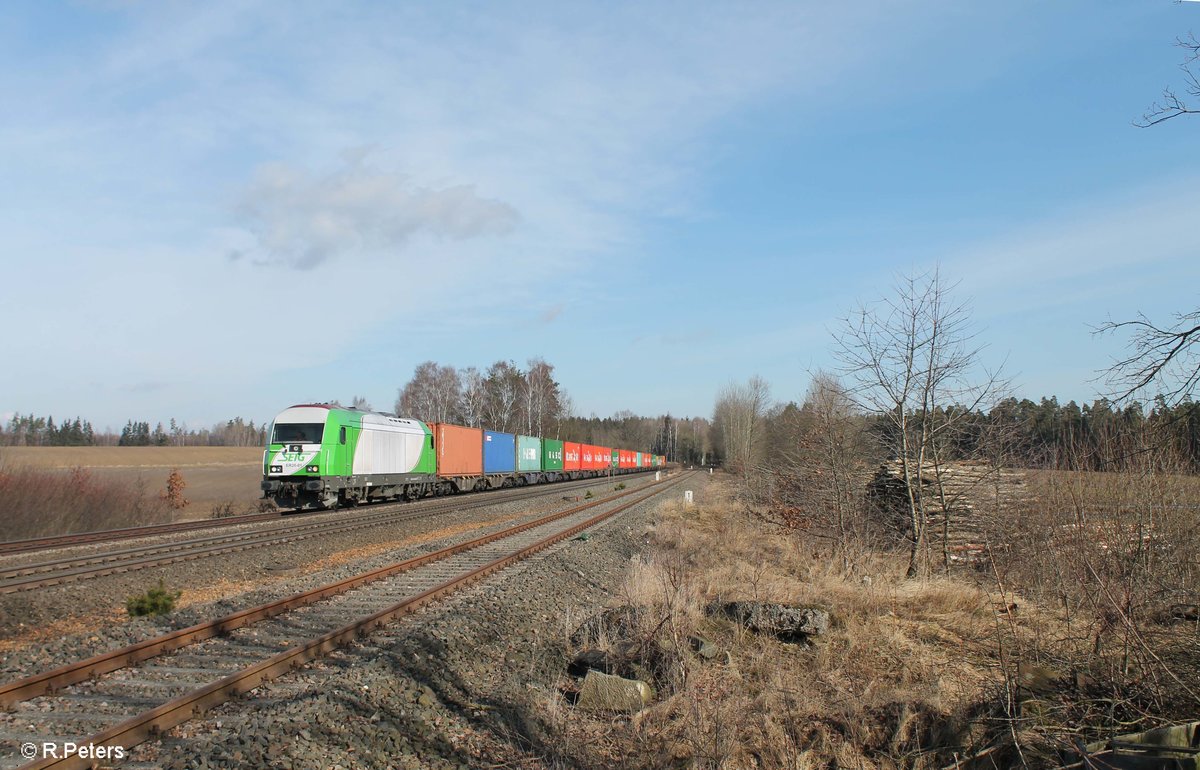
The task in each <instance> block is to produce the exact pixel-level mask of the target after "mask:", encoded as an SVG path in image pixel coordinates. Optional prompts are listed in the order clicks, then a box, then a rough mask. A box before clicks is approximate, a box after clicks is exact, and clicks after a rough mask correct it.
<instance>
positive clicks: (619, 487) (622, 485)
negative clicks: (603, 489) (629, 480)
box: [613, 481, 625, 492]
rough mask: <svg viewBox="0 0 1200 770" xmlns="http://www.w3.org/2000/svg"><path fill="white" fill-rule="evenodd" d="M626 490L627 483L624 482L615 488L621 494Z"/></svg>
mask: <svg viewBox="0 0 1200 770" xmlns="http://www.w3.org/2000/svg"><path fill="white" fill-rule="evenodd" d="M624 488H625V482H624V481H622V482H621V483H620V484H617V485H616V486H615V487H613V489H615V490H617V491H618V492H620V491H621V490H622V489H624Z"/></svg>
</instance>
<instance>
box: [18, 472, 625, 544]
mask: <svg viewBox="0 0 1200 770" xmlns="http://www.w3.org/2000/svg"><path fill="white" fill-rule="evenodd" d="M640 475H641V474H633V477H637V476H640ZM591 480H592V481H595V479H591ZM583 481H586V479H585V480H583ZM578 483H581V482H571V481H568V482H555V484H554V485H552V486H557V487H558V488H560V489H561V488H562V487H563V486H565V485H570V484H578ZM471 494H475V493H471ZM479 494H484V493H479ZM487 494H495V493H494V492H489V493H487ZM460 499H461V498H460ZM423 502H428V501H416V502H415V503H409V504H410V505H420V504H422V503H423ZM327 513H328V512H327V511H307V512H296V513H293V512H283V511H276V512H270V513H248V514H244V515H242V516H230V517H227V518H223V519H202V520H199V521H179V522H173V523H171V524H147V525H144V526H140V527H122V528H119V529H103V530H94V531H91V532H77V533H74V534H67V535H51V536H48V537H35V538H29V539H26V540H8V541H4V542H0V557H4V556H11V555H17V554H25V553H31V552H35V551H50V550H56V549H59V548H71V547H74V546H84V545H95V544H99V543H108V542H115V541H120V540H137V539H140V538H146V537H154V536H156V535H173V534H177V533H180V532H194V531H197V530H205V529H220V528H226V527H236V526H239V525H243V524H257V523H258V522H262V521H272V520H282V519H285V518H286V519H294V518H298V517H306V516H320V515H324V514H327Z"/></svg>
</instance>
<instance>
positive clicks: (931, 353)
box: [710, 270, 1200, 575]
mask: <svg viewBox="0 0 1200 770" xmlns="http://www.w3.org/2000/svg"><path fill="white" fill-rule="evenodd" d="M953 289H954V285H953V284H948V283H947V282H945V281H944V280H943V279H942V278H941V276H940V275H939V274H938V271H937V270H934V271H932V272H930V273H926V274H919V275H913V276H905V277H901V278H900V279H899V280H898V282H897V284H896V285H895V287H894V289H893V292H892V293H891V294H889V295H888V296H886V297H884V298H883V299H881V300H879V301H877V302H874V303H871V304H869V305H860V306H859V307H858V308H856V309H854V310H852V311H851V312H850V313H848V314H847V315H846V316H845V317H844V318H843V319H842V320H841V323H840V324H839V326H838V328H837V331H836V333H835V335H834V340H833V343H834V344H833V347H834V355H835V357H836V358H837V360H838V361H839V363H840V364H841V369H840V371H839V372H838V374H837V375H835V374H831V373H827V372H819V373H817V375H815V376H814V378H813V381H812V385H811V387H810V389H809V391H808V393H807V395H806V397H805V399H804V400H803V402H802V403H800V404H797V403H796V402H794V401H789V402H787V403H782V404H779V403H774V402H773V401H772V399H771V397H770V387H769V385H768V383H767V382H766V381H765V380H763V379H762V378H760V377H752V378H750V379H749V380H748V381H746V382H744V383H739V382H731V383H730V384H729V385H727V386H726V387H725V388H723V389H722V390H721V391H720V392H719V393H718V394H717V398H716V402H715V404H714V411H713V422H712V426H711V430H710V441H711V443H712V445H713V447H714V449H715V451H716V452H717V458H716V459H717V461H718V462H721V463H723V464H724V465H725V466H726V467H727V468H728V469H729V470H730V471H732V472H733V473H735V474H737V475H739V476H740V477H741V479H742V482H743V488H744V489H745V490H746V491H747V493H748V496H749V499H750V500H752V501H758V502H762V501H767V504H768V506H773V507H774V510H776V511H777V512H779V513H780V515H781V516H782V517H783V518H787V517H789V516H796V517H799V518H800V519H801V520H804V521H806V522H809V523H812V522H816V521H821V522H824V523H825V524H828V525H831V526H834V527H835V528H836V529H837V532H838V535H837V539H838V541H839V543H840V546H839V547H841V548H843V549H844V548H846V547H848V540H847V539H846V538H847V537H849V536H850V534H852V533H851V532H850V529H852V527H850V524H855V525H856V526H857V525H862V524H865V519H864V518H863V517H864V515H865V513H867V512H868V509H867V508H865V507H864V506H863V505H862V504H863V503H864V500H863V499H862V493H863V490H864V488H865V486H866V484H865V482H866V480H867V478H869V477H870V475H871V473H872V471H873V469H878V468H879V467H880V465H881V463H885V462H888V463H891V464H892V466H893V467H894V468H896V469H897V470H895V471H890V472H893V473H895V475H896V477H897V481H898V487H897V488H898V489H900V490H901V491H902V493H903V495H904V496H906V497H907V500H906V501H905V506H904V507H905V509H906V513H905V515H906V517H907V519H908V521H907V527H906V535H905V536H906V538H907V539H908V546H909V556H910V561H909V574H910V575H916V574H921V573H927V572H928V571H929V569H930V567H931V564H930V563H929V558H928V557H929V550H928V548H927V547H926V537H927V534H928V533H927V525H928V521H929V516H930V513H929V511H930V510H933V509H936V510H939V511H941V510H942V509H944V508H945V504H944V498H945V494H946V493H945V479H946V478H948V475H949V474H952V473H954V472H956V471H954V470H951V469H949V464H950V463H961V462H964V461H965V462H968V463H970V464H971V465H972V466H973V467H975V468H990V469H993V475H994V476H997V477H998V474H999V471H1000V469H1002V468H1014V467H1016V468H1021V467H1024V468H1045V469H1057V470H1075V471H1112V472H1118V473H1125V474H1141V475H1143V476H1144V475H1146V474H1147V473H1149V474H1156V475H1158V476H1163V477H1165V476H1166V475H1169V474H1179V473H1189V472H1191V473H1194V472H1196V471H1198V470H1200V404H1197V403H1196V402H1195V401H1194V400H1193V398H1192V392H1193V390H1194V383H1197V382H1200V361H1198V360H1197V358H1196V356H1195V354H1194V352H1192V349H1191V348H1189V347H1188V345H1190V343H1191V340H1192V337H1193V335H1194V334H1200V328H1194V327H1186V328H1185V326H1186V323H1183V325H1179V324H1177V326H1178V327H1179V328H1175V327H1172V329H1171V330H1169V336H1168V337H1166V338H1164V339H1166V342H1167V345H1166V347H1164V344H1163V343H1162V341H1161V340H1159V339H1158V338H1155V341H1153V342H1146V341H1144V340H1143V341H1142V342H1137V341H1136V340H1135V343H1136V345H1135V347H1136V351H1137V352H1136V353H1135V355H1133V356H1131V357H1130V358H1129V359H1128V360H1127V361H1125V362H1120V363H1118V364H1117V366H1116V369H1115V371H1114V374H1115V377H1116V380H1117V381H1121V378H1122V377H1124V378H1125V380H1127V381H1131V383H1132V386H1133V387H1132V388H1129V387H1126V388H1124V389H1122V390H1121V392H1120V394H1119V396H1122V397H1123V398H1121V399H1120V400H1109V399H1106V398H1100V399H1097V400H1095V401H1094V402H1092V403H1091V404H1085V405H1082V406H1081V405H1079V404H1077V403H1075V402H1074V401H1070V402H1068V403H1066V404H1060V403H1059V402H1058V400H1057V399H1056V398H1053V397H1048V398H1043V399H1041V400H1040V402H1034V401H1032V400H1029V399H1017V398H1014V397H1012V396H1011V395H1010V385H1009V383H1008V382H1007V380H1006V379H1005V378H1004V377H1003V376H1002V374H1001V373H999V372H996V371H989V370H988V369H987V368H986V367H984V366H983V365H982V363H981V361H980V357H979V349H978V348H977V347H974V342H973V341H974V340H975V337H976V332H975V330H974V328H973V326H972V325H971V323H970V319H969V313H968V305H967V304H965V303H962V302H960V301H956V300H955V299H954V297H953ZM1181 323H1182V322H1181ZM1139 328H1142V327H1139ZM1155 328H1157V327H1155ZM1154 333H1155V334H1157V333H1158V332H1157V331H1155V332H1154ZM1164 333H1166V332H1164ZM1164 351H1165V352H1164ZM1167 366H1175V367H1176V368H1178V369H1179V370H1180V371H1179V375H1178V377H1177V378H1175V380H1164V381H1161V384H1162V385H1164V386H1166V387H1167V388H1168V390H1167V391H1166V392H1165V394H1164V395H1159V396H1156V397H1155V398H1154V399H1152V400H1151V401H1150V402H1149V403H1146V402H1138V401H1131V400H1130V396H1131V395H1132V394H1133V393H1134V392H1135V391H1136V390H1137V389H1138V388H1143V387H1144V386H1146V385H1148V384H1151V383H1154V382H1160V381H1159V380H1158V379H1157V377H1158V375H1159V373H1160V372H1162V371H1163V370H1164V368H1165V367H1167ZM1147 372H1150V373H1151V374H1150V376H1149V379H1148V378H1147V376H1148V375H1147ZM1172 382H1179V383H1182V384H1181V385H1178V386H1176V387H1174V388H1171V384H1172ZM982 480H983V477H981V483H982ZM937 497H941V498H943V502H942V503H937V502H935V501H934V498H937ZM847 511H850V512H854V516H851V518H850V519H845V520H844V519H843V513H845V512H847ZM938 515H942V514H941V513H939V514H938ZM831 518H832V520H833V521H834V522H836V523H831ZM842 525H846V527H847V528H843V526H842ZM944 539H945V538H944V537H943V540H944ZM947 559H948V557H947ZM944 561H945V559H944ZM947 563H948V562H947Z"/></svg>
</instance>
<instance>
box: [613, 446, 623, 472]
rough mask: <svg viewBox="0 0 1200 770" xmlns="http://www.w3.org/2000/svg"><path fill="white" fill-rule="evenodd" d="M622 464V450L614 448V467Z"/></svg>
mask: <svg viewBox="0 0 1200 770" xmlns="http://www.w3.org/2000/svg"><path fill="white" fill-rule="evenodd" d="M620 465H621V450H620V449H614V450H613V451H612V467H614V468H617V467H619V466H620Z"/></svg>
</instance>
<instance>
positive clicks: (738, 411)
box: [713, 375, 771, 481]
mask: <svg viewBox="0 0 1200 770" xmlns="http://www.w3.org/2000/svg"><path fill="white" fill-rule="evenodd" d="M770 399H771V390H770V386H769V385H767V381H766V380H764V379H763V378H762V377H759V376H758V375H755V376H753V377H751V378H750V379H749V380H748V381H747V382H746V383H745V384H744V385H743V384H738V383H735V382H731V383H729V384H728V385H726V386H725V387H724V388H722V389H721V392H720V393H718V394H717V403H716V406H715V408H714V410H713V421H714V423H719V424H720V425H719V431H720V435H721V439H722V441H723V444H724V450H725V459H726V461H727V462H728V463H729V466H730V468H731V469H732V470H733V471H735V472H737V473H739V474H741V476H742V478H743V480H744V481H748V480H749V478H750V474H751V472H752V471H753V469H754V466H755V464H756V462H757V460H758V451H759V449H760V447H761V441H760V438H761V434H762V432H763V419H764V417H765V416H766V413H767V409H768V408H769V407H770Z"/></svg>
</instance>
